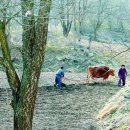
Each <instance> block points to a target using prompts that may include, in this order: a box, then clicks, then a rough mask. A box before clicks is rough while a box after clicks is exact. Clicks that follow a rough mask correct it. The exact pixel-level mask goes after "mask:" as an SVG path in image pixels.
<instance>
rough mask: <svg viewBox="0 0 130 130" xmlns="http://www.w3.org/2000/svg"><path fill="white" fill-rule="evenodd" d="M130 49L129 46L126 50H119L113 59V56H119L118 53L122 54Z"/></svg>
mask: <svg viewBox="0 0 130 130" xmlns="http://www.w3.org/2000/svg"><path fill="white" fill-rule="evenodd" d="M129 50H130V48H128V49H126V50H124V51H121V52H119V53H118V54H116V55H115V56H113V57H112V58H111V59H113V58H115V57H117V56H118V55H120V54H122V53H124V52H127V51H129Z"/></svg>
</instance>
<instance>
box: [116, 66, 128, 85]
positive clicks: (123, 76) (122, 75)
mask: <svg viewBox="0 0 130 130" xmlns="http://www.w3.org/2000/svg"><path fill="white" fill-rule="evenodd" d="M118 76H119V78H120V79H119V82H118V86H121V82H122V85H123V86H124V85H125V80H126V76H127V71H126V68H125V65H122V66H121V68H120V69H119V72H118Z"/></svg>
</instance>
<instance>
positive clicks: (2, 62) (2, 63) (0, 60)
mask: <svg viewBox="0 0 130 130" xmlns="http://www.w3.org/2000/svg"><path fill="white" fill-rule="evenodd" d="M0 64H1V65H3V66H5V64H4V59H3V58H2V57H0Z"/></svg>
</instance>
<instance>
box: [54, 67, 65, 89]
mask: <svg viewBox="0 0 130 130" xmlns="http://www.w3.org/2000/svg"><path fill="white" fill-rule="evenodd" d="M63 77H64V67H63V66H62V67H61V68H60V69H59V70H58V71H57V72H56V76H55V85H54V86H57V85H58V89H61V84H62V78H63Z"/></svg>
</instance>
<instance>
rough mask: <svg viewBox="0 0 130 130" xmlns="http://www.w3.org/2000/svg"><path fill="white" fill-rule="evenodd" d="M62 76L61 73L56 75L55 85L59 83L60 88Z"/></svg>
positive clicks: (59, 87)
mask: <svg viewBox="0 0 130 130" xmlns="http://www.w3.org/2000/svg"><path fill="white" fill-rule="evenodd" d="M61 83H62V81H61V76H60V75H56V77H55V85H58V89H61Z"/></svg>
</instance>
